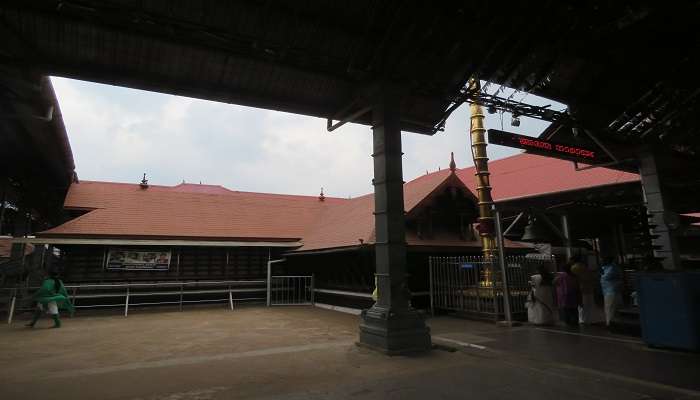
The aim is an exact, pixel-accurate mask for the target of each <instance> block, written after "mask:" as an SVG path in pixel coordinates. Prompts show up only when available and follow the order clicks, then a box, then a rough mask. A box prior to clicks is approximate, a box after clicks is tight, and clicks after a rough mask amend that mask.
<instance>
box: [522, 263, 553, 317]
mask: <svg viewBox="0 0 700 400" xmlns="http://www.w3.org/2000/svg"><path fill="white" fill-rule="evenodd" d="M537 272H538V273H537V274H535V275H532V276H531V277H530V285H531V286H532V290H531V291H530V294H529V295H528V297H527V302H526V303H525V306H526V307H527V320H528V322H530V323H533V324H535V325H551V324H553V323H554V317H555V316H554V307H555V306H554V285H553V281H554V277H553V276H552V273H551V272H549V271H548V270H547V267H546V266H545V265H544V264H540V265H539V266H538V268H537Z"/></svg>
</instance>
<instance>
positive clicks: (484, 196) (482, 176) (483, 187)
mask: <svg viewBox="0 0 700 400" xmlns="http://www.w3.org/2000/svg"><path fill="white" fill-rule="evenodd" d="M469 90H472V91H479V90H481V85H480V83H479V81H478V80H477V79H474V78H472V79H470V80H469ZM469 111H470V114H471V117H470V120H471V127H470V129H469V133H470V135H469V136H470V139H471V146H472V158H473V159H474V169H475V171H476V172H475V174H474V175H475V176H476V195H477V198H478V199H479V236H480V237H481V246H482V251H483V253H484V256H485V257H487V258H491V257H495V256H496V255H497V254H498V249H497V247H496V237H495V234H494V219H493V211H492V208H493V199H492V198H491V184H490V183H489V165H488V161H489V157H488V155H487V154H486V136H485V133H486V128H484V110H483V109H482V107H481V104H479V103H478V102H474V103H471V104H469Z"/></svg>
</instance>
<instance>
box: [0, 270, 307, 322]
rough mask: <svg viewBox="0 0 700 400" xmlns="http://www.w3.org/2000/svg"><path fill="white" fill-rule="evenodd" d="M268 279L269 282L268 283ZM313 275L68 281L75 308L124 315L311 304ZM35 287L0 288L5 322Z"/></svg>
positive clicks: (28, 301)
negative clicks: (170, 308)
mask: <svg viewBox="0 0 700 400" xmlns="http://www.w3.org/2000/svg"><path fill="white" fill-rule="evenodd" d="M268 282H269V284H268ZM313 285H314V280H313V276H273V277H271V279H270V280H269V281H268V280H265V279H261V280H241V281H187V282H153V283H105V284H80V285H77V284H76V285H71V284H67V285H65V286H66V290H67V291H68V294H69V297H70V299H71V302H72V303H73V304H74V305H75V308H77V309H81V308H108V307H112V308H123V312H124V316H128V315H129V311H130V309H131V308H132V307H136V306H150V305H177V306H179V309H180V311H182V309H183V306H184V305H186V304H192V303H228V306H229V308H230V309H231V310H233V309H234V308H235V307H236V305H237V304H240V303H241V302H258V303H265V302H267V303H268V305H295V304H313V302H314V290H313ZM37 289H38V287H13V288H0V303H3V304H4V305H5V308H6V311H7V323H8V324H10V323H12V319H13V317H14V316H15V315H16V314H17V313H19V312H23V311H31V310H32V309H33V307H34V302H33V301H32V294H33V293H34V292H35V291H36V290H37Z"/></svg>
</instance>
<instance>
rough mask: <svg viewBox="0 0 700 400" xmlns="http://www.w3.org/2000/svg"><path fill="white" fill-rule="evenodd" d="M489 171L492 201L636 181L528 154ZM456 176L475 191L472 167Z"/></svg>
mask: <svg viewBox="0 0 700 400" xmlns="http://www.w3.org/2000/svg"><path fill="white" fill-rule="evenodd" d="M489 172H490V173H491V177H490V178H491V186H492V188H493V189H492V192H491V194H492V196H493V199H494V200H495V201H504V200H513V199H517V198H522V197H530V196H537V195H543V194H548V193H557V192H564V191H569V190H576V189H584V188H589V187H595V186H604V185H612V184H616V183H624V182H636V181H639V175H637V174H630V173H627V172H622V171H616V170H613V169H608V168H591V169H587V170H584V171H576V170H575V169H574V165H573V163H572V162H571V161H564V160H559V159H556V158H548V157H542V156H538V155H534V154H527V153H521V154H517V155H514V156H511V157H506V158H502V159H500V160H494V161H490V162H489ZM457 174H458V175H459V177H460V178H461V179H462V181H463V182H464V183H466V185H467V186H468V187H469V190H471V191H472V192H476V178H475V177H474V167H469V168H464V169H460V170H459V171H458V172H457Z"/></svg>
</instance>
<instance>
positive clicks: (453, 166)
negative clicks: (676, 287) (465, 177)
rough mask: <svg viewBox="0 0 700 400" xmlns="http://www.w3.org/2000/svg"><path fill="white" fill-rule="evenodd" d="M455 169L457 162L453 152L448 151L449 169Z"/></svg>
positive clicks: (453, 170)
mask: <svg viewBox="0 0 700 400" xmlns="http://www.w3.org/2000/svg"><path fill="white" fill-rule="evenodd" d="M456 170H457V164H456V163H455V153H454V152H453V151H451V152H450V171H452V172H455V171H456Z"/></svg>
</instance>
